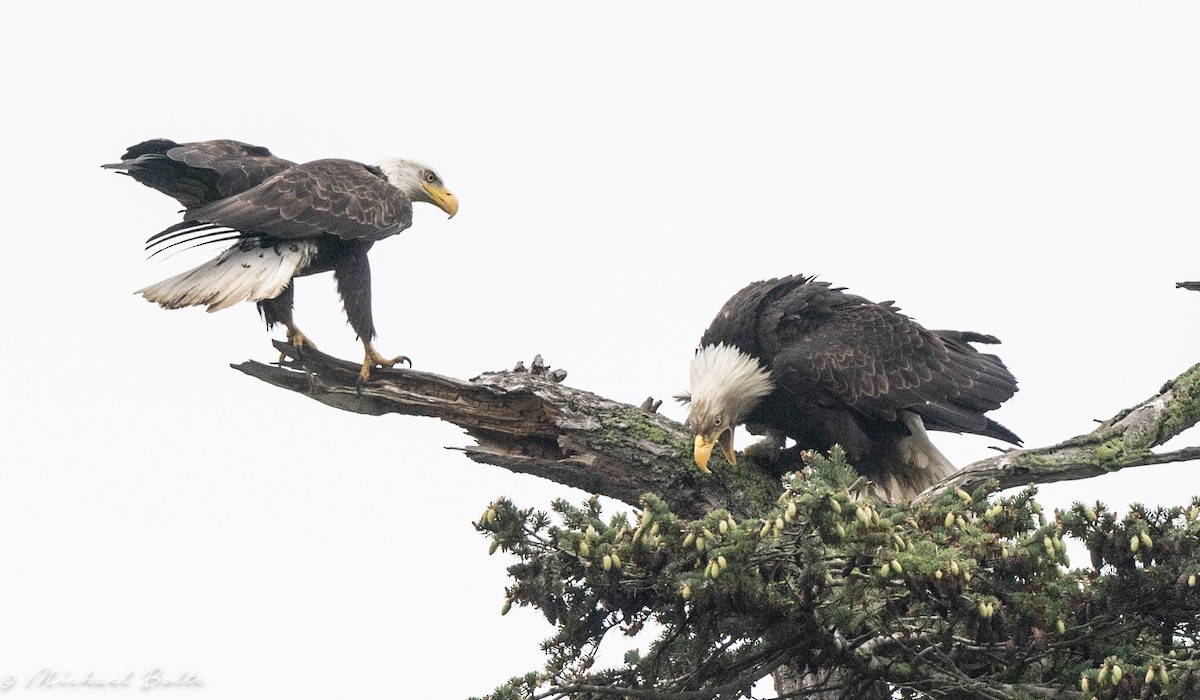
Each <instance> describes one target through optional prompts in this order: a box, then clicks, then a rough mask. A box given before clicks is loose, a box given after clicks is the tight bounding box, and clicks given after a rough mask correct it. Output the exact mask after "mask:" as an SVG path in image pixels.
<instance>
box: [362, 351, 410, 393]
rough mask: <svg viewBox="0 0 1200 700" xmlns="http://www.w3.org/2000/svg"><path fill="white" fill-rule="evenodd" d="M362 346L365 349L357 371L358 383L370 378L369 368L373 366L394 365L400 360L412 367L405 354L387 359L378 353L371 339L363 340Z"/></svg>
mask: <svg viewBox="0 0 1200 700" xmlns="http://www.w3.org/2000/svg"><path fill="white" fill-rule="evenodd" d="M363 347H364V348H365V349H366V357H364V358H363V363H362V369H361V370H359V372H358V376H359V379H360V381H359V384H360V385H361V384H362V383H363V382H368V381H370V380H371V370H372V369H374V368H375V367H395V366H396V365H398V364H400V363H401V362H405V363H407V364H408V366H409V367H410V368H411V367H412V360H410V359H409V358H408V356H407V355H397V356H396V357H393V358H392V359H390V360H388V359H386V358H384V357H383V355H380V354H379V351H378V350H376V349H375V346H374V345H373V344H371V341H369V340H364V341H363Z"/></svg>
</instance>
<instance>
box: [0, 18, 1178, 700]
mask: <svg viewBox="0 0 1200 700" xmlns="http://www.w3.org/2000/svg"><path fill="white" fill-rule="evenodd" d="M201 9H202V11H201ZM5 15H6V17H5V20H4V21H3V22H2V23H0V59H2V60H3V65H4V69H3V70H4V92H5V100H4V102H5V105H6V106H5V109H4V121H5V123H6V127H5V129H4V131H5V133H6V137H7V138H6V139H5V141H6V143H5V148H4V156H3V158H4V168H3V172H2V174H0V178H3V180H4V187H3V191H4V192H5V212H6V221H5V222H4V245H5V248H4V255H3V256H2V257H0V266H3V275H0V292H2V293H3V295H4V298H5V299H6V300H7V303H6V304H5V309H6V310H5V316H6V317H7V324H6V325H7V328H8V332H7V334H6V342H5V343H4V352H5V357H4V365H5V367H6V372H5V374H6V375H7V376H6V379H7V381H6V394H7V400H6V402H5V403H6V414H7V417H6V418H5V419H4V422H3V425H4V429H3V434H4V447H3V453H2V454H3V462H4V465H3V467H2V468H0V479H2V480H0V538H2V539H0V542H2V543H3V545H2V547H0V553H2V555H3V562H4V571H5V573H4V574H3V575H2V576H0V590H2V591H3V594H2V595H0V627H2V628H3V632H0V684H2V683H3V680H4V678H5V677H11V678H12V681H11V682H12V683H13V687H12V688H11V689H10V690H9V692H10V693H11V694H12V695H14V696H22V695H36V694H38V693H41V692H49V691H47V690H46V689H45V688H41V687H37V686H36V683H35V687H32V688H30V687H26V685H25V684H26V683H29V682H30V681H31V680H35V676H36V675H37V673H38V672H39V671H41V670H42V669H47V668H49V669H55V670H57V671H59V672H60V674H64V675H67V676H74V677H76V678H78V677H81V676H83V675H84V674H86V673H88V672H92V673H94V674H95V675H96V676H97V677H99V678H123V677H124V676H125V675H126V674H127V673H130V672H132V673H133V674H134V680H133V682H131V684H130V685H129V686H126V687H123V688H118V689H110V690H109V691H107V693H106V696H107V695H110V694H111V695H114V696H118V695H119V696H125V695H129V694H133V693H137V692H139V690H138V689H137V687H136V686H137V685H138V684H139V682H140V681H141V679H142V678H143V677H144V676H145V674H147V673H150V672H152V671H153V669H155V668H161V669H163V671H164V672H165V674H166V675H167V676H172V677H173V676H177V675H178V674H180V673H184V672H193V673H196V674H198V676H199V677H200V678H202V679H203V681H204V683H205V685H204V686H203V688H195V687H193V688H180V689H162V688H159V689H157V691H156V692H159V693H162V694H163V695H164V696H171V697H176V696H178V697H185V696H193V695H201V694H203V695H207V696H213V697H221V698H260V697H264V696H278V697H291V698H326V697H380V696H384V695H389V694H390V695H392V696H400V697H447V698H452V697H465V696H468V695H472V694H483V693H485V692H488V691H490V690H491V689H492V688H494V687H495V686H496V685H497V684H499V683H500V682H502V681H504V680H505V679H507V678H508V677H509V676H511V675H515V674H518V673H523V672H525V671H528V670H533V669H537V668H540V666H541V663H542V657H541V654H540V652H539V650H538V643H539V641H540V640H542V639H543V638H545V637H546V636H548V635H549V633H550V628H549V626H548V625H547V624H546V623H545V622H544V620H543V619H542V618H541V616H540V614H539V613H537V612H535V611H531V610H528V609H516V610H514V611H513V612H511V613H510V614H509V615H508V616H507V617H503V618H501V617H500V614H499V611H500V606H501V603H502V600H503V586H504V585H505V583H506V575H505V567H506V566H507V565H508V564H509V563H511V562H510V561H508V560H506V558H505V557H504V556H503V555H496V556H494V557H488V556H487V541H486V540H485V539H483V538H482V537H480V536H479V535H478V534H476V533H475V532H474V531H473V529H472V527H471V522H472V520H474V519H475V518H477V517H478V515H479V513H480V512H481V511H482V510H483V509H484V507H485V506H486V504H487V503H488V502H489V501H490V500H491V499H493V498H494V497H496V496H499V495H508V496H510V497H512V498H513V499H515V500H516V502H517V503H518V504H520V505H522V506H536V507H546V506H548V504H549V502H550V500H551V499H552V498H554V497H556V496H567V497H570V498H572V499H574V500H576V501H578V500H581V499H582V498H583V497H584V494H581V493H577V492H570V491H568V490H567V489H565V488H562V487H558V486H556V485H554V484H550V483H548V482H544V481H541V480H537V479H534V478H531V477H524V476H516V475H512V474H509V473H507V472H504V471H502V470H500V469H498V468H493V467H486V466H481V465H477V464H474V463H472V462H471V461H469V460H467V459H466V458H464V457H462V456H461V455H460V454H458V453H456V452H454V451H448V450H446V449H445V447H447V446H450V447H454V446H462V445H464V444H466V438H465V437H464V436H463V435H462V434H461V431H459V430H457V429H456V428H453V427H451V426H448V425H445V424H442V423H439V422H435V421H433V420H430V419H422V418H408V417H396V416H389V417H382V418H372V417H366V416H359V415H352V414H349V413H344V412H339V411H336V410H333V409H331V408H328V407H325V406H323V405H321V404H319V403H317V402H315V401H311V400H308V399H306V398H304V397H302V396H298V395H295V394H292V393H290V392H285V391H281V390H278V389H275V388H271V387H269V386H268V385H266V384H263V383H261V382H258V381H256V380H253V379H250V378H248V377H246V376H244V375H242V374H240V373H238V372H236V371H233V370H231V369H230V368H229V364H230V363H237V362H242V361H244V360H247V359H256V360H260V361H270V360H272V359H274V357H275V353H274V351H273V349H272V348H271V346H270V344H269V336H268V334H267V333H265V332H264V330H263V328H262V325H261V323H260V321H259V319H258V318H257V315H256V312H255V309H254V307H253V305H250V304H245V305H241V306H238V307H234V308H233V309H230V310H227V311H223V312H221V313H217V314H205V313H204V312H203V311H200V310H195V309H191V310H184V311H173V312H167V311H163V310H161V309H159V308H158V307H156V306H154V305H152V304H149V303H147V302H145V301H144V300H142V299H141V298H140V297H137V296H134V295H133V293H132V292H133V291H134V290H136V289H138V288H140V287H142V286H144V285H146V284H148V283H151V282H154V281H157V280H159V279H162V278H165V277H168V276H170V275H173V274H175V273H176V272H179V271H181V270H183V269H185V268H186V267H188V266H190V265H191V264H193V263H194V262H196V259H192V258H186V256H180V257H176V258H173V259H169V260H165V261H159V260H157V259H156V260H154V261H147V260H146V259H145V256H144V253H143V250H142V248H143V243H144V241H145V239H146V238H147V237H148V236H149V235H151V234H153V233H155V232H157V231H159V230H160V229H162V228H164V227H166V226H167V225H169V224H171V223H174V222H175V221H177V220H178V219H177V214H176V213H175V212H176V210H177V209H178V207H177V205H176V204H175V203H174V202H173V201H172V200H170V199H168V198H167V197H165V196H163V195H160V194H159V193H157V192H154V191H153V190H150V189H148V188H145V187H143V186H141V185H138V184H137V183H136V182H134V181H133V180H130V179H128V178H124V177H119V176H117V175H115V174H113V173H111V172H108V171H102V170H101V169H100V167H99V165H100V164H101V163H107V162H112V161H115V160H117V159H118V158H119V156H120V155H121V154H122V153H123V152H124V150H125V148H126V147H128V146H129V145H131V144H134V143H137V142H139V141H141V140H144V139H148V138H154V137H166V138H171V139H175V140H178V141H193V140H203V139H212V138H234V139H240V140H243V141H248V142H250V143H254V144H259V145H264V146H267V147H269V148H271V149H272V150H273V151H274V152H275V153H276V154H277V155H280V156H282V157H285V158H290V159H292V160H296V161H305V160H312V159H316V158H323V157H346V158H353V159H358V160H363V161H367V162H374V161H376V160H379V159H382V158H384V157H388V156H393V155H403V156H409V157H415V158H419V159H422V160H425V161H427V162H428V163H430V164H431V165H433V166H434V167H435V168H437V169H438V170H439V171H440V172H441V174H442V176H443V177H444V179H445V181H446V182H447V184H448V185H449V186H450V187H451V189H453V190H454V191H455V193H456V194H457V195H458V197H459V199H460V200H461V204H462V209H461V211H460V213H459V215H458V216H457V217H455V218H454V219H453V220H447V219H446V218H445V216H444V215H443V214H442V213H441V212H440V211H438V210H436V209H434V208H433V207H429V206H423V205H418V207H417V208H416V211H415V213H414V219H415V223H414V225H413V226H412V228H411V229H409V230H408V231H405V232H404V233H403V234H402V235H401V236H399V237H397V238H393V239H389V240H387V241H385V242H383V243H382V244H380V245H379V246H377V247H376V248H375V250H374V251H373V252H372V266H373V269H374V294H375V318H376V325H377V326H378V328H379V348H380V350H381V352H382V353H383V354H385V355H394V354H399V353H405V354H407V355H409V356H411V357H412V358H413V360H414V363H415V367H416V368H417V369H421V370H427V371H432V372H437V373H441V374H446V375H449V376H454V377H460V378H469V377H473V376H475V375H477V374H479V373H481V372H484V371H488V370H496V369H502V368H508V367H511V366H512V365H513V364H514V363H515V362H516V361H518V360H524V361H526V362H528V361H529V359H530V358H532V357H533V355H534V354H536V353H541V354H543V356H544V357H545V359H546V361H547V362H548V363H550V364H551V365H552V366H554V367H563V368H565V369H567V370H568V371H569V373H570V374H569V376H568V378H567V382H568V383H569V384H571V385H573V386H576V387H580V388H584V389H588V390H590V391H594V392H596V393H599V394H602V395H605V396H608V397H610V398H614V399H618V400H623V401H628V402H631V403H635V404H636V403H638V402H640V401H641V400H642V399H644V398H645V397H646V396H647V395H652V396H655V397H660V398H662V397H669V396H671V395H673V394H675V393H677V392H679V391H680V390H683V389H685V388H686V385H687V363H688V360H689V358H690V355H691V353H692V350H693V348H694V346H695V344H696V341H697V340H698V339H699V336H700V334H701V332H702V331H703V330H704V329H705V328H706V327H707V325H708V323H709V321H710V320H711V319H712V317H713V316H714V315H715V313H716V312H717V310H718V309H719V308H720V306H721V304H722V303H723V302H724V301H725V300H726V299H727V298H728V297H729V296H730V295H731V294H733V293H734V292H735V291H737V290H738V289H740V288H741V287H742V286H744V285H745V284H746V283H748V282H751V281H754V280H758V279H764V278H768V277H773V276H779V275H786V274H793V273H805V274H818V275H820V277H821V278H822V279H825V280H829V281H831V282H834V283H836V284H838V285H843V286H846V287H848V288H849V289H850V290H851V291H853V292H856V293H859V294H862V295H864V296H866V297H868V298H872V299H875V300H885V299H895V300H896V301H897V302H898V304H899V305H900V306H901V307H902V308H903V309H904V310H905V312H906V313H908V314H910V315H911V316H913V317H915V318H916V319H917V320H919V321H920V322H922V323H924V324H926V325H927V326H929V327H934V328H956V329H963V330H975V331H980V332H987V333H992V334H995V335H997V336H999V337H1000V338H1001V339H1002V340H1003V341H1004V345H1003V346H1001V348H1000V350H999V352H1000V354H1001V355H1002V357H1003V358H1004V360H1005V361H1006V362H1007V363H1008V365H1009V367H1010V368H1011V369H1012V370H1013V372H1014V373H1015V374H1016V376H1017V377H1018V378H1019V380H1020V383H1021V390H1020V392H1019V393H1018V394H1017V395H1016V397H1015V398H1014V399H1012V400H1011V401H1010V402H1009V403H1008V404H1006V405H1005V406H1004V407H1003V408H1002V409H1001V410H999V411H997V412H995V413H994V414H993V415H994V417H995V418H997V419H998V420H999V421H1000V422H1002V423H1004V424H1005V425H1007V426H1008V427H1010V428H1011V429H1013V430H1014V431H1015V432H1017V433H1018V434H1020V435H1021V436H1022V437H1023V438H1024V439H1025V440H1026V444H1028V445H1031V446H1039V445H1045V444H1048V443H1051V442H1056V441H1058V440H1061V439H1064V438H1067V437H1070V436H1073V435H1076V434H1079V433H1081V432H1085V431H1088V430H1090V429H1091V428H1092V426H1093V425H1094V423H1093V421H1094V420H1095V419H1104V418H1107V417H1109V416H1110V415H1112V414H1113V413H1115V412H1116V411H1118V410H1120V409H1121V408H1124V407H1127V406H1131V405H1133V404H1135V403H1137V402H1139V401H1141V400H1142V399H1145V398H1147V397H1148V396H1150V395H1152V394H1153V393H1154V392H1155V391H1156V390H1157V389H1158V388H1159V386H1160V385H1161V384H1162V383H1163V382H1164V381H1165V380H1167V379H1169V378H1171V377H1174V376H1175V375H1177V374H1178V373H1180V372H1181V371H1183V370H1184V369H1186V368H1187V367H1189V366H1191V365H1192V364H1193V363H1195V362H1197V361H1198V360H1200V294H1197V293H1195V292H1186V291H1182V290H1177V289H1175V288H1174V283H1175V282H1177V281H1180V280H1193V279H1200V254H1198V253H1200V243H1198V236H1197V232H1198V231H1200V196H1198V195H1200V127H1198V125H1200V42H1197V41H1196V37H1197V36H1200V6H1197V5H1195V4H1193V3H1183V2H1177V3H1170V2H1166V3H1154V4H1145V3H1138V4H1134V3H1127V4H1117V3H1107V2H1078V3H1046V2H1031V3H1021V2H1017V3H1003V4H994V3H988V4H983V3H964V2H945V3H920V4H900V3H825V4H821V5H816V4H805V5H803V6H795V5H788V6H784V5H783V4H748V3H742V4H737V5H734V4H731V3H726V4H721V5H717V4H712V3H646V2H638V3H624V2H610V3H604V4H591V5H586V6H584V5H574V4H567V3H552V2H543V3H486V4H485V3H457V2H438V3H419V4H418V3H407V2H388V3H382V2H380V3H370V4H360V3H356V2H337V3H321V4H319V5H318V4H297V3H289V4H287V5H278V6H275V7H270V8H268V7H265V6H259V5H257V4H255V3H249V2H243V3H222V2H216V3H207V4H205V5H204V6H203V8H201V7H200V6H196V5H179V4H175V3H150V2H146V3H116V2H110V3H82V2H80V3H63V2H53V1H51V2H40V3H17V4H13V5H11V6H10V7H8V8H7V9H6V10H5ZM211 252H213V253H215V252H216V251H211ZM297 323H298V324H299V326H300V327H301V328H303V329H304V331H305V332H306V333H307V334H308V335H309V336H310V337H311V338H313V339H314V341H315V342H316V343H317V344H318V345H320V347H321V348H322V349H323V350H326V351H328V352H332V353H334V354H337V355H339V356H342V357H346V358H350V359H358V358H361V348H360V346H359V345H358V343H357V342H356V341H355V338H354V335H353V332H352V331H351V330H350V329H349V327H348V326H347V325H346V324H345V320H344V316H343V314H342V311H341V308H340V304H339V302H338V300H337V296H336V293H335V291H334V289H333V284H332V280H331V279H329V278H328V276H322V277H316V278H305V279H303V280H301V281H300V283H299V284H298V286H297ZM279 335H280V333H279V332H277V333H276V336H277V337H278V336H279ZM662 411H663V412H664V413H666V414H667V415H669V416H671V417H673V418H676V419H682V418H683V417H684V411H683V410H682V409H681V408H680V407H679V406H676V405H673V404H664V406H663V409H662ZM935 441H936V442H937V444H938V445H939V446H941V447H942V448H943V450H944V451H945V452H946V453H947V455H948V456H950V458H951V459H952V461H955V462H956V463H959V464H965V463H967V462H970V461H972V460H975V459H979V458H982V457H986V456H988V455H989V454H991V452H990V450H989V446H990V445H991V444H994V442H995V441H990V440H987V439H983V438H967V437H957V436H944V435H940V434H939V435H936V436H935ZM1197 442H1198V439H1197V435H1196V431H1195V430H1193V431H1191V432H1190V433H1189V434H1188V435H1185V436H1183V437H1182V438H1181V439H1180V440H1179V441H1177V442H1176V443H1173V444H1172V445H1171V447H1178V446H1182V445H1185V444H1193V445H1194V444H1196V443H1197ZM1198 466H1200V465H1197V464H1195V463H1193V464H1187V465H1168V466H1162V467H1154V468H1142V469H1136V470H1131V471H1129V472H1126V473H1120V474H1116V475H1112V476H1109V477H1106V478H1102V479H1094V480H1090V481H1086V482H1076V483H1070V484H1065V485H1058V486H1050V487H1046V488H1045V489H1044V490H1043V494H1044V499H1043V501H1044V503H1046V504H1047V505H1050V506H1060V505H1067V504H1069V503H1070V501H1071V500H1072V499H1084V500H1089V501H1091V500H1094V499H1102V500H1105V501H1107V502H1109V503H1111V504H1114V505H1120V506H1125V505H1127V504H1128V503H1129V502H1132V501H1139V500H1140V501H1145V502H1149V503H1161V504H1167V505H1172V504H1179V503H1183V502H1185V501H1186V500H1187V498H1188V497H1190V496H1191V495H1192V494H1195V493H1197V492H1200V475H1198V469H1197V467H1198ZM1077 563H1079V564H1080V565H1083V564H1084V563H1085V562H1084V561H1082V560H1079V561H1078V562H1077ZM91 692H93V691H86V690H84V691H79V693H78V694H79V695H80V697H82V696H83V695H84V694H88V695H90V694H91ZM94 692H99V691H94ZM73 695H74V694H73Z"/></svg>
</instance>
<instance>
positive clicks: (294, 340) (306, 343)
mask: <svg viewBox="0 0 1200 700" xmlns="http://www.w3.org/2000/svg"><path fill="white" fill-rule="evenodd" d="M287 340H288V342H289V343H291V344H292V347H294V348H296V349H297V350H314V351H315V350H316V349H317V344H316V343H314V342H313V341H311V340H309V339H308V336H306V335H304V334H303V333H301V332H300V329H299V328H296V327H295V326H288V327H287ZM286 357H287V356H286V355H284V353H279V361H280V362H283V361H284V359H286Z"/></svg>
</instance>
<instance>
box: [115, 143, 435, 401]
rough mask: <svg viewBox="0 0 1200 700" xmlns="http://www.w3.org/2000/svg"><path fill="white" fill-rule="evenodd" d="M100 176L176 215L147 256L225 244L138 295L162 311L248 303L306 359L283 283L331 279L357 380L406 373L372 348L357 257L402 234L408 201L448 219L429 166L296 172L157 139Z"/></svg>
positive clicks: (265, 156)
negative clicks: (149, 195) (129, 180)
mask: <svg viewBox="0 0 1200 700" xmlns="http://www.w3.org/2000/svg"><path fill="white" fill-rule="evenodd" d="M103 167H105V168H111V169H114V170H119V171H121V172H122V173H123V174H126V175H129V176H131V177H133V179H135V180H137V181H138V182H140V183H142V184H144V185H146V186H148V187H153V188H154V189H156V190H158V191H159V192H163V193H165V194H167V195H169V196H171V197H173V198H175V199H176V200H178V201H179V203H180V204H182V205H183V206H184V207H186V208H185V209H184V211H183V219H184V220H183V222H181V223H179V224H176V225H174V226H171V227H170V228H167V229H166V230H164V231H162V232H161V233H159V234H157V235H155V236H152V237H151V238H150V239H149V240H148V241H147V246H146V248H147V250H150V249H155V253H154V254H157V253H159V252H162V251H164V250H167V249H169V248H173V247H175V246H178V245H181V244H189V243H190V244H195V245H201V244H205V243H217V242H228V241H233V242H234V243H233V245H232V246H230V247H229V248H228V249H226V250H225V251H224V252H222V253H221V254H220V255H218V256H217V257H215V258H213V259H212V260H210V261H208V262H206V263H204V264H203V265H200V266H198V267H196V268H194V269H192V270H189V271H187V272H184V273H182V274H179V275H176V276H174V277H171V278H170V279H166V280H163V281H161V282H159V283H157V284H152V285H150V286H149V287H146V288H144V289H140V290H138V294H141V295H142V296H144V297H145V298H146V299H148V300H150V301H153V302H156V303H157V304H159V305H160V306H162V307H164V308H168V309H178V308H183V307H185V306H207V307H208V311H219V310H220V309H224V308H227V307H229V306H232V305H234V304H236V303H238V302H242V301H253V302H257V304H258V310H259V313H261V314H262V317H263V320H264V321H266V324H267V327H268V328H272V327H274V325H275V324H276V323H282V324H283V325H284V327H285V328H287V338H288V340H289V341H290V342H291V343H292V344H293V345H295V346H296V347H300V348H304V347H307V348H312V349H316V346H315V345H314V344H313V343H312V341H310V340H309V339H308V338H307V337H305V335H304V334H303V333H301V332H300V329H299V328H297V327H296V324H295V322H294V321H293V320H292V305H293V299H294V289H293V287H292V280H293V279H294V278H296V277H303V276H305V275H312V274H316V273H318V272H328V271H330V270H332V271H333V275H334V278H335V280H336V281H337V288H338V293H339V294H341V297H342V302H343V305H344V306H345V309H346V318H347V319H348V320H349V322H350V327H351V328H353V329H354V332H355V333H357V334H358V337H359V339H360V340H361V341H362V344H363V347H364V349H365V350H366V356H365V358H364V359H363V364H362V370H361V372H360V375H361V377H362V379H363V380H364V381H365V380H367V379H369V378H370V374H371V369H372V368H374V367H375V366H376V365H382V366H385V367H391V366H393V365H395V364H396V363H398V362H408V363H409V364H410V365H411V364H412V363H411V361H409V359H408V358H407V357H404V356H403V355H401V356H399V357H396V358H394V359H391V360H388V359H384V358H383V357H382V356H380V354H379V353H378V352H377V351H376V350H375V346H374V343H373V341H374V338H375V323H374V319H373V316H372V312H371V268H370V265H369V263H368V262H367V252H368V251H369V250H370V249H371V246H373V245H374V244H375V243H376V242H377V241H381V240H383V239H384V238H387V237H389V236H393V235H395V234H397V233H400V232H401V231H403V230H404V229H406V228H408V227H409V225H410V224H412V203H413V202H427V203H429V204H433V205H434V206H436V207H438V208H439V209H441V210H442V211H444V212H446V213H447V214H449V215H450V216H454V214H455V213H456V212H457V211H458V199H457V198H456V197H455V196H454V194H452V193H451V192H450V191H449V190H447V189H446V186H445V185H444V184H442V179H441V178H440V177H438V175H437V173H435V172H434V171H433V170H432V169H430V168H429V167H427V166H425V165H422V164H420V163H416V162H413V161H409V160H402V159H399V158H393V159H390V160H385V161H383V162H381V163H379V164H378V165H376V166H370V165H364V164H362V163H357V162H355V161H351V160H340V159H328V160H314V161H312V162H309V163H303V164H296V163H293V162H292V161H289V160H284V159H282V158H278V157H276V156H274V155H273V154H272V153H271V152H270V151H268V150H267V149H265V148H262V147H260V146H251V145H250V144H246V143H241V142H239V141H230V140H218V141H201V142H198V143H184V144H178V143H175V142H174V141H168V140H166V139H154V140H152V141H145V142H143V143H139V144H137V145H136V146H132V147H130V148H129V150H128V151H127V152H126V153H125V155H124V156H123V157H122V159H121V162H120V163H113V164H110V165H105V166H103Z"/></svg>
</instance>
